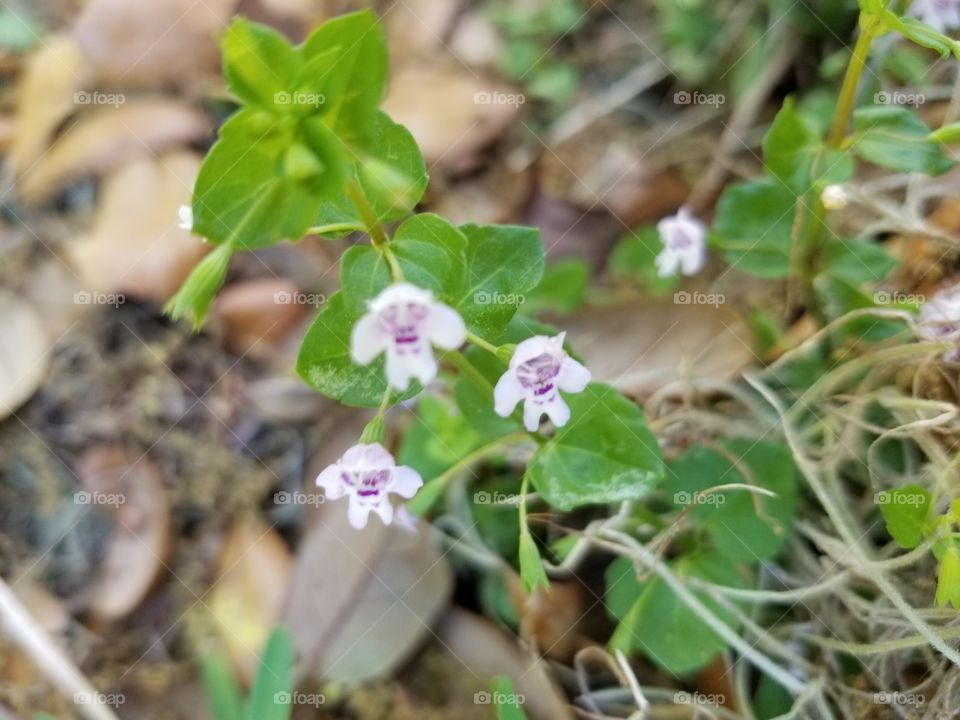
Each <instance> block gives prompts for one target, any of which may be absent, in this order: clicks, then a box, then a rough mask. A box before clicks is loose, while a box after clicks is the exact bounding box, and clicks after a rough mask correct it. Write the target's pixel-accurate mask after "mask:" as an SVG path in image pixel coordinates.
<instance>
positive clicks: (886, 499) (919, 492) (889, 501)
mask: <svg viewBox="0 0 960 720" xmlns="http://www.w3.org/2000/svg"><path fill="white" fill-rule="evenodd" d="M878 501H879V503H880V514H881V515H883V520H884V522H886V524H887V532H888V533H890V537H892V538H893V539H894V540H896V541H897V544H898V545H899V546H900V547H902V548H906V549H907V550H910V549H912V548H915V547H916V546H917V545H919V544H920V543H921V542H922V541H923V538H924V537H925V536H926V535H928V534H929V533H930V512H931V510H932V508H931V507H930V502H931V500H930V493H929V492H928V491H927V489H926V488H924V487H921V486H920V485H903V486H901V487H898V488H894V489H893V490H889V491H887V492H883V493H880V495H879V497H878Z"/></svg>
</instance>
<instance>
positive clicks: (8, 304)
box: [0, 289, 50, 419]
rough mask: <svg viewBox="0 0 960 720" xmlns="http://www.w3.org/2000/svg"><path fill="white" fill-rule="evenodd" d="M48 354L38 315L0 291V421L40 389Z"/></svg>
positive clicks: (44, 331) (19, 301) (20, 301)
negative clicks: (0, 379)
mask: <svg viewBox="0 0 960 720" xmlns="http://www.w3.org/2000/svg"><path fill="white" fill-rule="evenodd" d="M49 351H50V338H49V337H48V335H47V331H46V329H45V327H44V324H43V319H42V318H41V317H40V314H39V313H38V312H37V311H36V310H35V309H34V308H33V306H32V305H30V304H29V303H28V302H26V301H25V300H23V299H22V298H20V297H19V296H17V295H14V294H13V293H11V292H8V291H6V290H2V289H0V378H3V380H2V381H0V419H3V418H5V417H7V416H8V415H9V414H10V413H12V412H14V411H15V410H16V409H17V408H18V407H20V406H21V405H22V404H23V403H25V402H26V401H27V399H28V398H29V397H30V396H31V395H33V393H34V392H35V391H36V389H37V388H38V387H40V384H41V383H42V382H43V377H44V374H45V373H46V370H47V362H48V360H49Z"/></svg>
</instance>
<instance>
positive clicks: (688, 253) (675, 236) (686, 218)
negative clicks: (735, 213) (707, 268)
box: [656, 207, 707, 277]
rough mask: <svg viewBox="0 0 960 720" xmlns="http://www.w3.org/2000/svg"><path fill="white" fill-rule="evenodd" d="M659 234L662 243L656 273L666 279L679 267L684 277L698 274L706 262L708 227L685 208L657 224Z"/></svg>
mask: <svg viewBox="0 0 960 720" xmlns="http://www.w3.org/2000/svg"><path fill="white" fill-rule="evenodd" d="M657 231H658V232H659V233H660V240H661V241H662V242H663V250H661V251H660V254H659V255H657V261H656V262H657V274H658V275H659V276H660V277H667V276H668V275H673V274H674V273H675V272H677V269H678V268H679V269H680V270H681V271H682V272H683V274H684V275H696V274H697V273H698V272H699V271H700V268H702V267H703V264H704V263H705V262H706V260H707V243H706V238H707V228H706V226H705V225H704V224H703V223H702V222H700V221H699V220H698V219H697V218H695V217H694V216H693V215H691V214H690V211H689V210H687V208H683V207H682V208H680V209H679V210H678V211H677V214H676V215H671V216H669V217H665V218H663V220H661V221H660V222H658V223H657Z"/></svg>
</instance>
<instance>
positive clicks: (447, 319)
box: [426, 302, 467, 350]
mask: <svg viewBox="0 0 960 720" xmlns="http://www.w3.org/2000/svg"><path fill="white" fill-rule="evenodd" d="M429 307H430V314H429V315H428V316H427V327H426V335H427V337H428V338H430V342H432V343H433V344H434V345H436V346H437V347H439V348H443V349H444V350H455V349H456V348H458V347H460V346H461V345H463V343H464V342H466V339H467V326H466V325H464V324H463V318H462V317H460V313H458V312H457V311H456V310H454V309H453V308H452V307H450V306H449V305H444V304H443V303H441V302H432V303H430V306H429Z"/></svg>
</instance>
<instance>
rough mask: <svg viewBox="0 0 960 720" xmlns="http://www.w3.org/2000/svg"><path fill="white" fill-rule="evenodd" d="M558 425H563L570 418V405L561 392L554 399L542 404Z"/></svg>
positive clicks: (553, 421) (552, 420) (551, 420)
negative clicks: (561, 395)
mask: <svg viewBox="0 0 960 720" xmlns="http://www.w3.org/2000/svg"><path fill="white" fill-rule="evenodd" d="M541 407H542V408H543V410H544V411H545V412H546V413H547V417H549V418H550V422H552V423H553V424H554V425H555V426H556V427H563V426H564V425H566V424H567V421H568V420H569V419H570V406H569V405H567V403H566V402H565V401H564V399H563V398H562V397H560V395H559V393H558V394H557V396H556V397H555V398H553V400H551V401H550V402H548V403H546V404H544V405H542V406H541Z"/></svg>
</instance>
